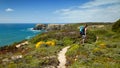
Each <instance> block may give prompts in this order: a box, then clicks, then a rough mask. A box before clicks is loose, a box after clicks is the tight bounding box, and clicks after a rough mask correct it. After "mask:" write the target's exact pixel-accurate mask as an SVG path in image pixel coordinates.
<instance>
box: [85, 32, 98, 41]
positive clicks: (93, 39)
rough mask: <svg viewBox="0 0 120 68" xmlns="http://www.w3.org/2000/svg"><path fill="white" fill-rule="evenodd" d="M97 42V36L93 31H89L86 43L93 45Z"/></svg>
mask: <svg viewBox="0 0 120 68" xmlns="http://www.w3.org/2000/svg"><path fill="white" fill-rule="evenodd" d="M95 41H96V35H95V34H94V33H93V32H92V31H87V39H86V41H85V42H87V43H92V42H95Z"/></svg>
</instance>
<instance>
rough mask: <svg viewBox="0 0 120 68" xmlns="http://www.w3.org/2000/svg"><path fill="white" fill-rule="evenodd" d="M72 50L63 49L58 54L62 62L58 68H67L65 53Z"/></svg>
mask: <svg viewBox="0 0 120 68" xmlns="http://www.w3.org/2000/svg"><path fill="white" fill-rule="evenodd" d="M68 48H70V46H67V47H65V48H63V49H62V50H61V51H60V52H59V53H58V60H59V62H60V64H59V66H58V68H66V67H65V64H66V57H65V53H66V52H67V49H68Z"/></svg>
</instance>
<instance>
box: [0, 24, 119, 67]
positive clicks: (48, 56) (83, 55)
mask: <svg viewBox="0 0 120 68" xmlns="http://www.w3.org/2000/svg"><path fill="white" fill-rule="evenodd" d="M80 25H81V24H70V25H69V24H67V25H66V26H65V27H64V29H62V30H54V31H50V32H46V33H42V34H38V35H36V36H35V37H33V38H31V39H30V40H28V41H29V44H28V45H24V46H22V47H20V48H18V49H16V48H15V45H12V46H6V47H2V48H1V50H0V68H3V67H4V68H17V67H19V68H44V67H49V66H54V67H56V66H57V65H58V59H57V54H58V52H59V51H60V50H61V49H62V48H64V47H65V46H71V47H70V48H69V49H68V51H67V53H66V58H67V63H66V66H67V67H68V68H120V65H119V63H120V58H119V57H120V50H119V49H120V46H119V45H120V42H119V40H120V34H116V33H115V32H112V31H111V28H110V27H111V24H107V25H106V24H105V26H104V27H103V28H90V27H89V29H88V30H89V31H88V32H87V40H86V43H85V45H84V46H82V45H81V44H80V35H79V29H78V28H77V27H79V26H80ZM75 27H76V28H75ZM96 37H98V38H96ZM51 40H55V44H54V46H50V43H49V44H48V43H47V44H44V45H41V46H39V47H37V48H36V44H37V43H38V42H40V41H44V42H48V41H51ZM15 44H16V43H15ZM48 45H49V46H48ZM14 55H22V56H23V57H22V58H20V59H16V60H12V59H11V57H12V56H14ZM3 59H7V60H6V61H3Z"/></svg>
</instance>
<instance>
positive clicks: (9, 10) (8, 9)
mask: <svg viewBox="0 0 120 68" xmlns="http://www.w3.org/2000/svg"><path fill="white" fill-rule="evenodd" d="M5 11H6V12H12V11H14V9H12V8H7V9H5Z"/></svg>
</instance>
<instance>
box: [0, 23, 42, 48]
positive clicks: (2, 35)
mask: <svg viewBox="0 0 120 68" xmlns="http://www.w3.org/2000/svg"><path fill="white" fill-rule="evenodd" d="M34 26H35V24H0V47H1V46H5V45H9V44H12V43H14V42H19V41H22V40H24V39H29V38H31V37H33V36H35V35H36V34H39V33H42V32H44V31H40V30H32V28H33V27H34Z"/></svg>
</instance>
